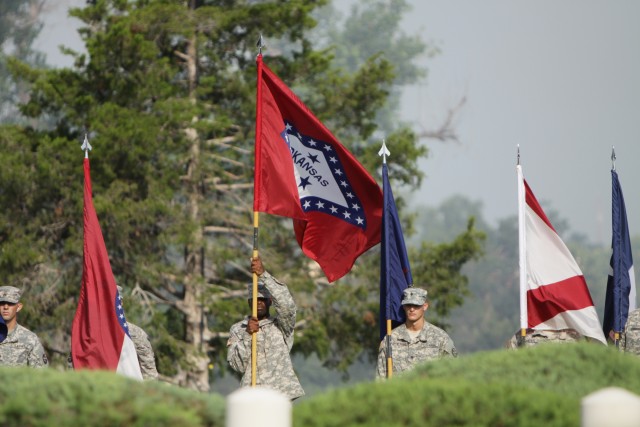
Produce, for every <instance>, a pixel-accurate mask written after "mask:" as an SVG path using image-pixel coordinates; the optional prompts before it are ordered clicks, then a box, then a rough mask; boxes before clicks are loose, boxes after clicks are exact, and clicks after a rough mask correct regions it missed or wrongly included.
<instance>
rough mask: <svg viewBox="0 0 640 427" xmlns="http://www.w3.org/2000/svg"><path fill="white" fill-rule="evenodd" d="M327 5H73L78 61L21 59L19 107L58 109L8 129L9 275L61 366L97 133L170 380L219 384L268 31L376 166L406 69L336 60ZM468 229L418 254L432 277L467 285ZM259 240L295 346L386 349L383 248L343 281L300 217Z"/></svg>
mask: <svg viewBox="0 0 640 427" xmlns="http://www.w3.org/2000/svg"><path fill="white" fill-rule="evenodd" d="M323 4H325V2H324V1H311V0H308V1H302V0H301V1H293V2H267V1H265V2H247V1H230V0H217V1H205V0H200V1H189V2H184V1H183V2H168V1H165V0H138V1H121V0H96V1H93V2H91V3H90V4H88V5H87V6H86V7H85V8H82V9H75V10H73V11H72V15H73V16H75V17H77V18H78V19H80V20H81V21H82V22H83V23H84V26H83V28H82V29H81V35H82V38H83V40H84V43H85V47H86V53H80V52H71V51H69V52H68V53H69V54H71V55H73V56H74V59H75V62H74V67H73V68H71V69H56V70H39V69H36V68H33V67H31V66H29V65H28V64H25V63H24V62H20V61H17V60H13V61H11V67H12V70H13V72H14V75H15V76H19V77H20V78H21V79H23V80H24V81H25V82H28V83H29V85H30V87H31V92H30V99H29V101H28V102H26V103H24V104H23V105H22V106H21V111H22V112H23V114H24V115H25V116H26V117H29V118H39V117H42V116H43V115H48V116H51V117H56V118H57V121H56V123H55V126H53V127H51V128H50V129H48V130H46V131H36V130H34V129H31V128H29V127H13V128H3V130H2V132H0V139H1V140H0V144H3V145H2V147H7V149H6V150H5V149H3V150H2V151H1V152H0V168H1V170H2V172H0V188H2V189H3V190H0V203H2V205H3V206H4V207H5V209H4V210H3V211H2V212H1V213H0V243H2V252H1V253H0V272H2V274H3V276H4V277H5V278H6V279H7V281H8V282H11V283H16V284H18V285H20V286H23V287H24V288H25V289H26V290H27V294H26V295H28V298H27V301H28V303H27V306H26V310H25V311H26V313H25V314H26V316H25V319H26V320H27V321H28V324H29V326H31V327H32V329H34V330H36V331H38V332H39V334H40V336H41V337H42V338H43V340H44V341H45V344H46V346H47V348H48V350H49V351H50V353H52V355H53V356H54V357H53V359H54V360H56V363H60V364H62V363H64V362H63V360H64V357H56V355H58V354H59V355H61V356H66V354H67V352H68V351H69V342H70V340H69V333H70V329H71V319H72V318H73V313H74V310H75V305H76V301H77V300H76V299H77V294H78V289H79V286H80V277H81V276H80V272H81V262H82V166H81V165H82V151H81V150H80V149H79V146H80V143H81V141H82V139H83V137H84V135H85V134H88V135H89V138H90V142H91V144H92V145H93V147H94V150H93V151H92V152H91V153H90V158H91V167H92V181H93V191H94V204H95V207H96V210H97V213H98V217H99V220H100V224H101V227H102V230H103V234H104V236H105V240H106V245H107V249H108V251H109V256H110V260H111V266H112V268H113V271H114V274H115V276H116V280H117V282H118V283H119V284H120V285H121V286H123V287H124V289H125V295H126V304H127V313H128V316H129V319H130V320H131V321H133V322H134V323H137V324H139V325H141V326H143V327H145V329H146V330H147V332H148V333H149V335H150V336H151V337H152V344H153V345H154V348H155V351H156V355H157V359H158V367H159V371H160V373H161V374H162V376H163V378H164V379H165V380H166V381H170V382H173V383H175V384H179V385H181V386H185V387H190V388H195V389H199V390H207V389H208V388H209V385H210V382H211V378H210V364H213V366H214V367H217V368H218V369H219V371H222V372H223V371H224V370H225V369H226V339H227V336H228V329H229V327H230V325H231V324H232V323H234V322H236V321H237V320H239V319H240V318H241V317H242V316H243V315H245V314H247V313H248V307H247V303H246V295H247V284H248V283H250V280H251V276H250V274H249V271H248V265H249V257H250V255H251V246H252V236H253V234H252V225H253V223H252V188H253V185H252V179H253V151H252V150H253V140H254V117H255V65H254V61H255V56H256V53H257V50H256V48H255V43H256V41H257V40H258V37H259V35H260V34H262V35H263V36H264V37H265V39H266V40H267V48H266V49H265V51H264V57H265V62H266V63H267V64H268V65H269V67H270V68H271V69H273V70H274V71H275V72H276V73H277V74H278V75H279V76H280V78H281V79H282V80H283V81H284V82H286V83H287V84H288V85H289V86H290V87H291V88H292V89H293V90H294V91H296V92H297V93H298V94H299V95H300V97H301V98H302V99H303V100H304V101H305V102H306V103H307V105H308V106H309V107H310V108H311V109H312V110H313V111H314V112H315V113H316V115H317V116H318V117H319V118H320V119H321V120H323V121H324V122H325V124H327V126H328V127H329V128H330V129H332V131H333V132H334V133H335V134H336V135H337V136H338V138H340V139H341V141H342V142H343V143H344V144H345V145H347V146H348V147H349V148H350V149H351V151H352V152H353V153H354V154H355V155H356V157H357V158H359V159H360V160H361V162H362V163H363V164H364V165H365V167H366V168H367V169H369V171H371V172H372V175H374V176H377V174H376V173H375V171H376V169H377V168H378V167H379V164H380V163H379V162H380V160H379V159H378V157H377V155H376V153H377V151H378V149H379V145H380V139H379V138H378V137H376V131H377V129H378V121H377V113H378V111H379V110H380V108H382V107H384V106H385V102H386V99H387V97H388V95H389V93H390V91H391V90H392V88H393V85H394V84H398V82H397V81H396V80H395V79H396V71H395V69H394V67H393V66H392V64H391V62H390V61H389V60H388V59H387V58H385V55H384V54H383V53H378V54H376V55H373V56H372V57H371V58H368V59H366V60H364V61H362V62H361V63H360V64H359V67H357V69H355V70H353V71H349V70H346V69H344V68H342V67H337V66H335V65H334V64H333V63H332V59H333V52H334V49H333V48H332V47H330V46H328V47H325V48H323V49H320V50H318V49H316V48H314V43H313V41H312V39H311V38H310V34H311V33H310V30H311V29H313V28H314V26H315V24H316V20H315V19H314V15H313V13H314V12H315V11H316V10H317V8H318V7H320V6H322V5H323ZM395 138H396V137H395V136H394V140H395ZM397 139H398V140H399V141H401V142H399V143H398V145H397V147H398V148H397V150H398V151H397V156H396V157H395V158H394V162H395V163H394V167H393V168H392V172H391V173H392V178H393V179H395V181H396V182H398V183H399V184H409V185H410V186H416V185H417V184H418V183H419V182H420V178H421V176H422V175H421V172H420V171H419V169H418V167H417V161H418V159H419V158H420V157H421V156H423V155H426V148H425V147H424V146H421V145H420V144H418V141H417V138H416V136H415V135H414V134H413V132H412V131H411V130H410V129H409V128H407V127H402V128H400V129H399V130H398V133H397ZM458 239H459V240H455V241H454V242H452V243H450V244H449V245H450V246H451V247H450V248H449V247H444V246H443V247H437V246H436V247H427V248H424V250H422V251H420V252H416V254H415V257H416V262H417V265H419V266H420V267H419V268H420V269H422V268H429V266H430V265H431V264H430V263H429V262H426V261H425V260H428V259H431V260H434V259H436V261H431V262H438V263H442V264H443V265H444V264H447V266H446V268H445V270H446V272H449V273H451V274H452V275H453V276H452V277H447V278H442V272H440V270H438V271H439V273H438V275H437V276H434V277H433V280H436V281H437V280H443V283H451V284H452V286H453V288H452V289H450V292H451V293H452V294H458V293H459V292H463V291H464V286H465V283H464V280H462V279H461V278H460V277H459V269H460V267H461V266H462V265H463V264H464V262H465V260H466V259H471V258H473V257H474V256H475V255H476V254H477V253H478V249H479V248H478V242H479V239H480V236H479V235H478V234H477V232H476V231H475V229H474V228H473V225H472V224H470V227H469V230H468V231H467V232H466V233H463V235H461V236H460V237H459V238H458ZM259 248H260V253H261V256H262V258H263V261H264V263H265V265H266V267H267V269H269V270H270V271H271V272H273V273H274V274H275V275H276V276H277V277H279V278H281V279H282V280H283V281H285V282H286V283H288V284H289V285H290V287H291V289H292V291H293V294H294V297H295V298H296V301H297V303H298V305H299V315H298V321H299V325H298V327H297V330H296V334H297V335H296V340H297V344H296V347H295V348H294V351H296V352H301V353H302V354H305V355H308V354H312V353H315V354H317V355H318V356H319V357H320V358H321V360H323V362H324V363H325V365H326V366H330V367H334V368H338V369H342V370H344V369H346V368H347V367H348V366H349V365H350V364H351V363H352V362H353V361H354V360H355V359H356V358H357V357H358V356H359V355H360V354H362V353H363V352H364V353H365V354H368V355H369V356H370V357H374V356H375V354H376V352H377V347H378V343H377V340H378V336H377V335H378V328H377V327H376V321H377V301H378V297H377V293H378V269H379V266H378V264H379V255H378V253H377V250H372V251H370V252H369V253H368V254H366V255H365V256H363V257H361V259H360V260H359V261H358V263H356V266H355V267H354V270H353V271H352V273H350V274H349V275H347V276H346V277H345V278H343V279H341V280H339V281H338V282H337V283H336V284H333V285H329V284H328V283H327V281H326V279H325V278H324V276H323V275H322V274H321V272H320V270H319V269H318V267H317V265H316V264H315V263H313V262H311V261H309V260H308V259H307V258H305V257H304V256H303V255H302V253H301V251H300V249H299V247H298V246H297V243H296V242H295V239H294V238H293V233H292V230H291V222H290V220H288V219H283V218H278V217H273V216H269V215H261V217H260V237H259ZM445 270H443V271H445ZM446 272H445V273H444V274H445V275H446V274H448V273H446ZM418 277H422V276H421V275H420V273H418ZM429 280H431V278H430V279H429ZM426 285H427V286H437V283H433V284H432V283H426ZM435 298H436V299H437V298H438V297H437V296H436V297H435ZM459 301H461V299H460V298H458V299H456V300H454V301H453V302H452V303H447V304H444V303H443V304H442V307H443V309H442V310H440V311H439V312H438V314H440V315H442V316H446V314H447V313H448V310H449V308H450V307H452V306H455V305H456V304H459Z"/></svg>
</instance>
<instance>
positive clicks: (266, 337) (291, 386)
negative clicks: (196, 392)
mask: <svg viewBox="0 0 640 427" xmlns="http://www.w3.org/2000/svg"><path fill="white" fill-rule="evenodd" d="M260 281H261V282H262V283H263V287H264V288H266V290H267V291H268V292H269V293H270V294H271V295H270V296H271V299H272V304H273V307H274V308H275V311H276V315H275V316H273V317H268V318H266V319H262V320H260V323H259V325H260V330H259V331H258V332H257V334H256V335H257V340H256V341H257V346H256V353H257V357H258V359H257V364H256V365H257V372H256V385H261V386H266V387H270V388H273V389H275V390H278V391H280V392H281V393H283V394H285V395H287V396H288V397H289V398H290V399H292V400H293V399H297V398H298V397H301V396H304V390H302V386H301V385H300V382H299V381H298V377H297V376H296V374H295V372H294V371H293V365H292V363H291V356H290V354H289V353H290V352H291V347H292V346H293V330H294V327H295V323H296V305H295V302H294V301H293V297H292V296H291V293H289V289H288V288H287V286H286V285H285V284H284V283H281V282H279V281H277V280H276V279H275V278H274V277H273V276H271V275H270V274H269V273H268V272H266V271H265V272H264V273H263V274H262V275H261V276H260ZM262 292H264V291H262ZM260 296H261V295H259V297H260ZM249 318H250V316H247V317H246V318H245V319H244V320H242V321H240V322H238V323H236V324H234V325H233V326H232V327H231V331H230V333H229V341H228V342H227V346H228V348H229V349H228V350H229V351H228V354H227V361H228V362H229V364H230V365H231V368H233V370H235V371H237V372H239V373H241V374H243V376H242V381H241V386H243V387H246V386H250V385H251V335H250V334H248V333H247V331H246V328H247V323H248V320H249Z"/></svg>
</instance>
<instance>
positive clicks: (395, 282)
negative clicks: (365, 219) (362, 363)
mask: <svg viewBox="0 0 640 427" xmlns="http://www.w3.org/2000/svg"><path fill="white" fill-rule="evenodd" d="M382 189H383V197H384V206H383V216H382V243H381V257H380V340H382V339H384V337H385V335H387V322H386V321H387V319H390V320H391V327H392V328H395V327H396V326H398V325H400V324H402V323H404V322H405V320H406V316H405V313H404V310H403V308H402V304H401V302H402V291H404V290H405V289H406V288H408V287H409V286H411V285H412V284H413V277H412V276H411V266H410V264H409V257H408V256H407V248H406V246H405V244H404V235H403V234H402V226H401V225H400V218H399V217H398V209H397V208H396V202H395V200H394V198H393V192H392V191H391V185H390V184H389V173H388V171H387V164H386V163H384V164H383V165H382Z"/></svg>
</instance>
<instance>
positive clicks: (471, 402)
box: [293, 343, 640, 427]
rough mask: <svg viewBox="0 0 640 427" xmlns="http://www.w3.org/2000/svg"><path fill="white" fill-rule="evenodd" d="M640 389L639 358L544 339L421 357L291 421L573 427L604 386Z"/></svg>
mask: <svg viewBox="0 0 640 427" xmlns="http://www.w3.org/2000/svg"><path fill="white" fill-rule="evenodd" d="M610 386H617V387H622V388H625V389H627V390H629V391H632V392H634V393H638V394H640V358H637V357H635V356H630V355H626V354H620V353H618V352H617V351H616V350H615V348H607V347H605V346H602V345H599V344H592V343H578V344H563V345H558V344H548V345H541V346H538V347H532V348H526V349H521V350H518V351H506V350H499V351H493V352H483V353H476V354H472V355H469V356H464V357H460V358H458V359H446V360H439V361H437V362H432V363H426V364H424V365H422V366H419V367H417V368H416V369H415V370H413V371H410V372H407V373H405V374H404V375H398V376H396V377H394V378H393V379H392V380H390V381H382V382H374V383H368V384H359V385H357V386H355V387H352V388H347V389H342V390H338V391H334V392H329V393H325V394H322V395H319V396H316V397H315V398H313V399H310V400H307V401H304V402H301V403H300V404H298V405H296V406H295V407H294V414H293V415H294V426H305V427H320V426H323V427H329V426H385V427H387V426H389V427H394V426H398V427H399V426H403V427H411V426H420V427H429V426H478V427H482V426H487V427H488V426H491V427H507V426H518V427H521V426H542V425H543V426H545V427H552V426H575V425H579V424H580V400H581V398H582V397H584V396H585V395H587V394H589V393H591V392H593V391H596V390H599V389H601V388H604V387H610Z"/></svg>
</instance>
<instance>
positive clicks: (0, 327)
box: [0, 317, 9, 342]
mask: <svg viewBox="0 0 640 427" xmlns="http://www.w3.org/2000/svg"><path fill="white" fill-rule="evenodd" d="M8 334H9V330H8V329H7V324H6V322H5V321H4V319H3V318H2V317H0V342H2V341H4V340H5V338H7V335H8Z"/></svg>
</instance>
